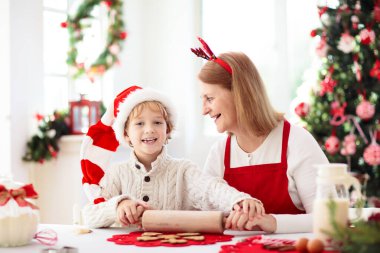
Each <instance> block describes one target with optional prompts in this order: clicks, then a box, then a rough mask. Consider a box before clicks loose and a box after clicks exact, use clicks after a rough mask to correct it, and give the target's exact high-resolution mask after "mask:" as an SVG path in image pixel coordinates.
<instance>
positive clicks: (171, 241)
mask: <svg viewBox="0 0 380 253" xmlns="http://www.w3.org/2000/svg"><path fill="white" fill-rule="evenodd" d="M161 242H162V243H171V244H182V243H187V240H185V239H176V238H170V239H167V240H161Z"/></svg>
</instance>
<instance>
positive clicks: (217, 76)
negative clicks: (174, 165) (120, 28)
mask: <svg viewBox="0 0 380 253" xmlns="http://www.w3.org/2000/svg"><path fill="white" fill-rule="evenodd" d="M199 40H200V41H201V43H202V44H203V48H204V49H200V48H198V49H192V51H193V52H194V53H195V54H196V55H197V56H199V57H202V58H205V59H207V60H208V62H207V63H206V64H205V65H204V66H203V67H202V69H201V71H200V73H199V74H198V78H199V79H200V85H201V96H202V103H203V105H202V107H203V115H205V116H206V115H208V116H210V117H211V118H212V119H213V120H214V122H215V125H216V127H217V130H218V132H220V133H223V132H227V133H228V135H227V136H225V137H224V138H223V139H222V140H220V141H218V142H217V143H215V144H214V145H213V147H212V148H211V150H210V153H209V155H208V158H207V160H206V163H205V167H204V172H205V173H207V174H210V175H212V176H216V177H220V178H224V179H225V180H226V181H227V182H228V183H229V184H230V185H231V186H233V187H235V188H236V189H238V190H239V191H243V192H246V193H248V194H250V195H251V196H252V197H255V198H257V199H259V200H261V201H262V203H263V204H264V208H265V211H266V213H267V214H265V215H257V216H256V217H255V218H254V219H253V220H252V219H248V218H247V215H246V214H244V213H241V212H238V211H235V212H232V213H231V215H230V216H229V217H228V219H227V223H226V228H231V227H232V228H239V229H250V230H252V229H255V228H257V227H258V228H259V229H261V230H263V231H266V232H276V233H292V232H310V231H312V217H311V212H312V208H313V200H314V198H315V190H316V182H315V178H316V173H317V172H316V168H315V167H314V166H313V165H315V164H324V163H328V160H327V158H326V156H325V155H324V153H323V151H322V150H321V148H320V147H319V145H318V143H317V142H316V141H315V139H314V138H313V136H312V135H311V134H310V133H309V132H307V131H306V130H305V129H303V128H301V127H298V126H294V125H291V124H289V122H288V121H286V119H285V118H284V116H283V114H281V113H278V112H276V111H275V110H274V109H273V107H272V105H271V104H270V102H269V99H268V96H267V94H266V90H265V87H264V84H263V81H262V79H261V77H260V74H259V73H258V71H257V69H256V67H255V65H254V64H253V63H252V61H251V60H250V59H249V58H248V57H247V56H246V55H245V54H243V53H237V52H229V53H224V54H221V55H219V56H218V57H216V56H215V55H214V54H213V53H212V51H211V50H210V48H209V47H208V46H207V44H206V43H205V42H204V41H203V40H202V39H199Z"/></svg>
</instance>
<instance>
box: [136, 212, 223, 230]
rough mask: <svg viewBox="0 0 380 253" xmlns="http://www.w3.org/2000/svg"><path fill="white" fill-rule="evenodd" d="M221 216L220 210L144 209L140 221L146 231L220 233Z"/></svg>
mask: <svg viewBox="0 0 380 253" xmlns="http://www.w3.org/2000/svg"><path fill="white" fill-rule="evenodd" d="M223 217H224V215H223V212H220V211H172V210H170V211H165V210H146V211H145V212H144V214H143V216H142V222H141V223H142V227H143V229H144V230H146V231H154V232H201V233H219V234H222V233H223V231H224V226H223V225H224V224H223Z"/></svg>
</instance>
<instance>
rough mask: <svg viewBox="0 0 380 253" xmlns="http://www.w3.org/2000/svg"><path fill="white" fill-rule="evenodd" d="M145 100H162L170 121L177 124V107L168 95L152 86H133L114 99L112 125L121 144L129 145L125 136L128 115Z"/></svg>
mask: <svg viewBox="0 0 380 253" xmlns="http://www.w3.org/2000/svg"><path fill="white" fill-rule="evenodd" d="M145 101H157V102H160V103H161V104H162V105H163V106H164V107H165V109H166V111H167V113H168V116H169V120H170V122H171V123H172V124H173V126H174V125H175V122H176V115H175V109H174V106H173V104H172V103H171V102H170V99H169V98H168V97H167V96H166V95H164V94H162V93H160V92H158V91H156V90H154V89H151V88H141V87H139V86H131V87H129V88H127V89H125V90H124V91H123V92H121V93H120V94H119V95H117V96H116V98H115V100H114V116H115V118H116V119H115V121H114V123H113V125H112V128H113V130H114V132H115V136H116V139H117V140H118V142H119V143H120V144H121V145H123V146H126V147H129V144H128V143H127V142H126V140H125V138H124V131H125V130H124V127H125V122H126V121H127V119H128V116H129V114H130V113H131V112H132V110H133V108H134V107H135V106H136V105H138V104H140V103H142V102H145Z"/></svg>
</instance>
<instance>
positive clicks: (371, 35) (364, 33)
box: [359, 28, 375, 45]
mask: <svg viewBox="0 0 380 253" xmlns="http://www.w3.org/2000/svg"><path fill="white" fill-rule="evenodd" d="M359 36H360V42H361V43H362V44H363V45H369V44H372V43H373V42H374V41H375V32H374V31H373V30H371V29H369V28H365V29H363V30H361V31H360V34H359Z"/></svg>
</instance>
